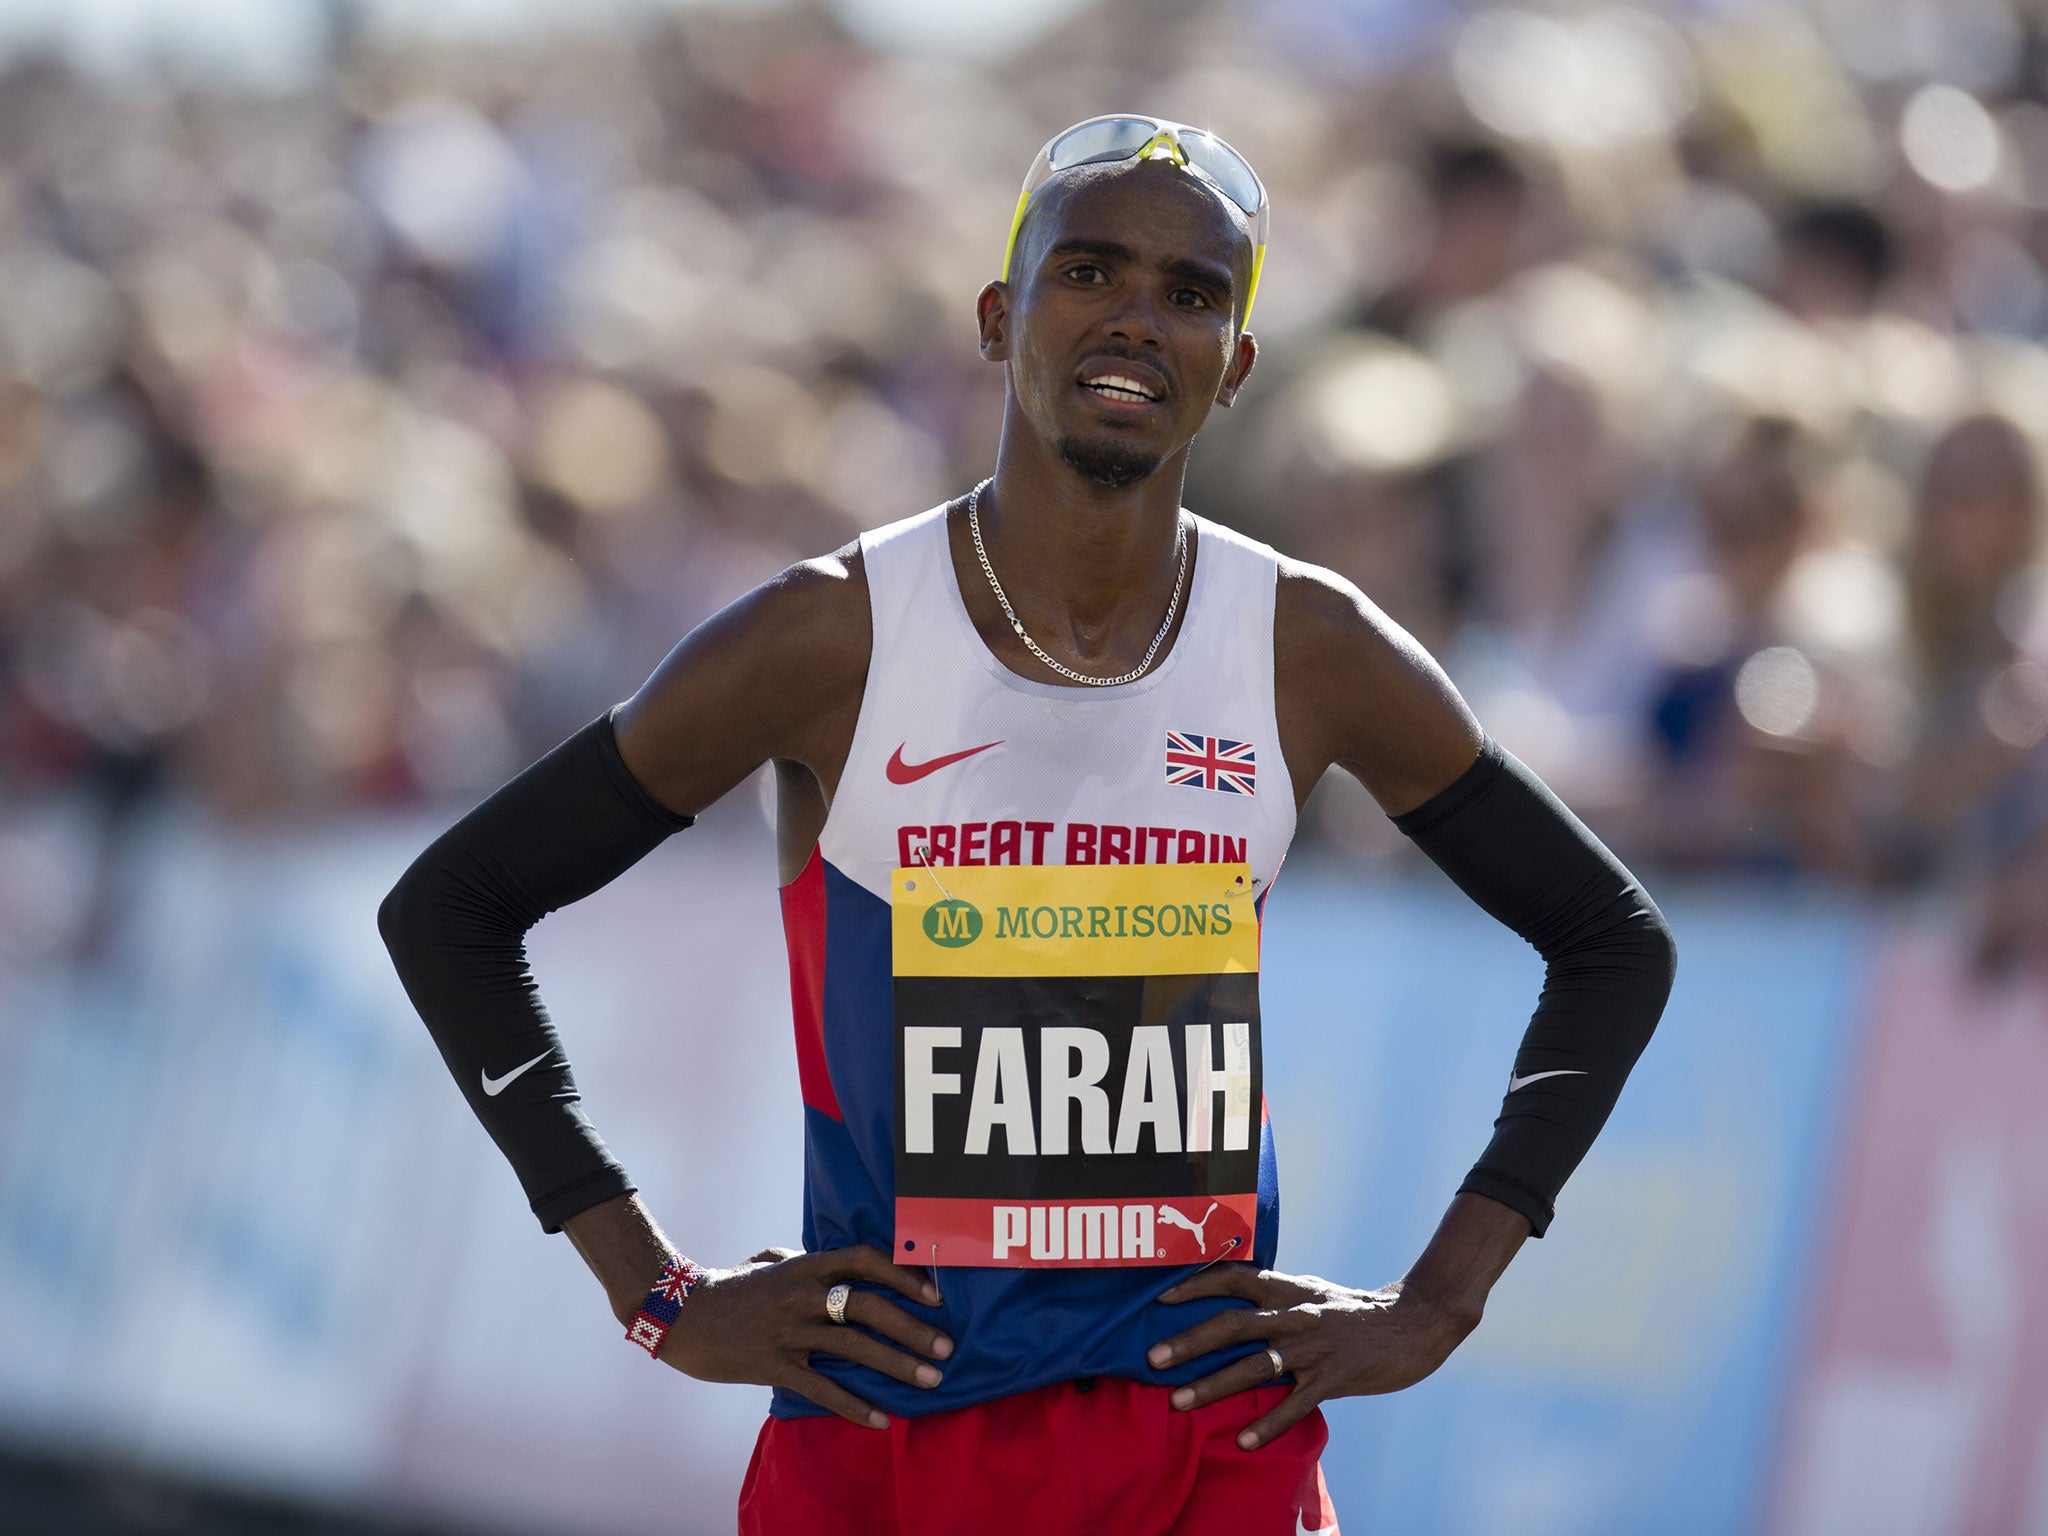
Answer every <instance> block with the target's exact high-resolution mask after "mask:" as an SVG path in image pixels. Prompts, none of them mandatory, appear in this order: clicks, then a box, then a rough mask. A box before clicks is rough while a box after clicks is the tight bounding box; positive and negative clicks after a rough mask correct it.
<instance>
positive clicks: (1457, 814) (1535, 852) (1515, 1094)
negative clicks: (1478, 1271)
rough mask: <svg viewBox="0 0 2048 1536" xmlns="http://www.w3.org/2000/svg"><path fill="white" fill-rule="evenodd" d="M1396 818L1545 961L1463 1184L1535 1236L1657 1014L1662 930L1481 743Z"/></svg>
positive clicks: (1543, 794) (1548, 797)
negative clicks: (1463, 767) (1487, 1136)
mask: <svg viewBox="0 0 2048 1536" xmlns="http://www.w3.org/2000/svg"><path fill="white" fill-rule="evenodd" d="M1395 824H1396V825H1397V826H1399V827H1400V828H1401V830H1402V831H1403V832H1405V833H1407V834H1408V836H1409V837H1410V838H1412V839H1413V840H1414V841H1415V843H1416V845H1417V846H1418V847H1420V848H1421V849H1422V850H1423V851H1424V852H1425V853H1427V854H1428V855H1429V856H1430V858H1431V859H1432V860H1434V861H1435V862H1436V864H1437V865H1438V867H1439V868H1441V869H1442V870H1443V871H1444V872H1445V873H1446V874H1447V875H1449V876H1450V877H1451V879H1452V880H1453V881H1455V882H1456V883H1457V885H1458V886H1459V888H1460V889H1461V890H1463V891H1464V892H1465V893H1466V894H1467V895H1468V896H1470V897H1471V898H1472V899H1473V900H1474V901H1475V902H1477V903H1478V904H1479V906H1481V907H1482V908H1484V909H1485V910H1486V911H1487V912H1488V913H1490V914H1491V915H1492V916H1494V917H1495V918H1497V919H1498V920H1499V921H1501V922H1502V923H1505V924H1506V925H1507V926H1508V927H1510V928H1512V929H1514V930H1515V932H1516V933H1518V934H1520V935H1521V936H1522V937H1523V938H1524V939H1526V940H1528V941H1529V943H1530V944H1532V945H1534V946H1535V948H1536V950H1537V952H1538V953H1540V954H1541V955H1542V956H1543V958H1544V962H1545V973H1544V982H1543V991H1542V994H1541V996H1540V997H1539V999H1538V1001H1537V1005H1536V1010H1535V1014H1534V1016H1533V1017H1532V1018H1531V1019H1530V1022H1529V1026H1528V1029H1527V1030H1526V1031H1525V1033H1524V1034H1523V1037H1522V1043H1521V1047H1520V1049H1519V1050H1518V1051H1517V1053H1516V1056H1515V1062H1514V1067H1513V1071H1512V1074H1511V1080H1510V1089H1509V1092H1508V1094H1507V1095H1506V1097H1505V1099H1504V1101H1503V1103H1502V1107H1501V1113H1500V1117H1499V1118H1498V1119H1497V1120H1496V1121H1495V1122H1494V1135H1493V1139H1492V1141H1491V1142H1490V1143H1489V1145H1488V1147H1487V1149H1486V1151H1485V1153H1484V1154H1482V1155H1481V1157H1480V1159H1479V1161H1478V1162H1477V1163H1476V1164H1475V1165H1474V1167H1473V1169H1472V1172H1471V1173H1470V1175H1468V1177H1467V1178H1466V1180H1465V1183H1464V1185H1463V1186H1462V1187H1463V1188H1464V1189H1465V1190H1467V1191H1470V1192H1472V1193H1475V1194H1479V1195H1484V1196H1486V1197H1488V1198H1489V1199H1492V1200H1496V1201H1499V1202H1500V1203H1502V1204H1504V1205H1507V1206H1509V1207H1512V1208H1513V1209H1514V1210H1516V1211H1519V1212H1520V1213H1521V1214H1522V1215H1523V1216H1525V1217H1527V1218H1528V1221H1529V1224H1530V1225H1531V1227H1532V1228H1533V1229H1534V1231H1535V1233H1536V1235H1538V1236H1541V1235H1542V1233H1543V1230H1544V1228H1545V1227H1546V1226H1547V1225H1548V1224H1549V1221H1550V1218H1551V1214H1552V1210H1553V1206H1554V1202H1555V1201H1556V1198H1557V1194H1558V1191H1559V1190H1560V1189H1562V1188H1563V1186H1564V1183H1565V1180H1566V1179H1568V1178H1569V1177H1570V1176H1571V1174H1572V1171H1573V1170H1574V1169H1575V1168H1576V1167H1577V1166H1578V1164H1579V1162H1580V1160H1581V1159H1582V1158H1583V1157H1584V1156H1585V1154H1586V1152H1587V1150H1588V1149H1589V1148H1590V1147H1591V1146H1592V1144H1593V1139H1594V1137H1596V1136H1597V1135H1598V1134H1599V1132H1600V1129H1601V1127H1602V1126H1603V1125H1604V1124H1605V1123H1606V1121H1607V1117H1608V1115H1609V1113H1610V1112H1611V1111H1612V1110H1613V1108H1614V1104H1615V1101H1616V1100H1617V1099H1618V1098H1619V1097H1620V1094H1621V1089H1622V1085H1623V1083H1624V1082H1626V1081H1627V1078H1628V1075H1629V1072H1630V1070H1631V1069H1632V1068H1633V1067H1634V1066H1635V1063H1636V1059H1637V1057H1638V1056H1640V1055H1641V1054H1642V1051H1643V1048H1644V1046H1645V1045H1647V1044H1648V1042H1649V1039H1650V1035H1651V1032H1652V1031H1653V1030H1654V1029H1655V1028H1656V1025H1657V1020H1658V1018H1659V1016H1660V1015H1661V1014H1662V1012H1663V1008H1664V1002H1665V999H1666V998H1667V997H1668V996H1669V994H1670V990H1671V981H1672V975H1673V972H1674V968H1675V965H1676V951H1675V949H1674V947H1673V945H1672V941H1671V934H1670V930H1669V929H1668V928H1667V927H1666V926H1665V923H1664V919H1663V915H1662V914H1661V913H1659V912H1658V910H1657V908H1656V905H1655V904H1654V903H1653V902H1652V901H1651V900H1650V898H1649V897H1648V896H1647V895H1646V894H1645V893H1644V891H1643V889H1642V887H1641V886H1640V885H1639V884H1637V882H1636V880H1635V878H1634V877H1633V876H1632V875H1630V873H1629V872H1628V870H1627V869H1625V868H1624V867H1623V866H1622V865H1621V863H1620V861H1619V860H1617V859H1616V858H1615V857H1614V855H1613V854H1611V853H1610V852H1608V850H1607V849H1606V848H1605V847H1604V846H1602V845H1601V843H1600V841H1599V839H1597V838H1595V837H1594V836H1593V835H1592V833H1591V832H1589V831H1587V830H1586V828H1585V827H1584V825H1582V824H1581V823H1580V822H1579V820H1578V819H1577V818H1576V817H1575V816H1573V815H1572V814H1571V812H1570V811H1568V810H1566V809H1565V808H1564V806H1563V805H1562V804H1560V803H1559V802H1558V800H1557V798H1556V797H1555V796H1554V795H1552V794H1551V793H1550V792H1549V791H1548V790H1547V789H1545V788H1544V786H1543V785H1542V784H1541V783H1540V782H1539V781H1538V780H1537V779H1536V777H1535V776H1534V775H1533V774H1531V773H1530V772H1529V771H1528V769H1527V768H1525V767H1523V766H1522V764H1520V763H1519V762H1517V761H1515V759H1514V758H1513V757H1512V756H1510V755H1508V754H1507V753H1504V752H1502V751H1500V749H1499V748H1498V746H1497V745H1496V744H1494V743H1492V742H1489V743H1488V744H1487V747H1486V749H1485V751H1484V752H1482V754H1481V756H1480V759H1479V761H1477V762H1476V763H1474V764H1473V765H1472V767H1471V769H1470V770H1468V771H1467V773H1466V774H1465V775H1464V776H1462V777H1461V778H1460V779H1459V780H1458V781H1457V782H1456V783H1454V784H1453V785H1451V786H1450V788H1448V789H1446V790H1445V791H1444V792H1443V793H1442V794H1440V795H1438V796H1437V797H1435V798H1434V799H1432V800H1431V801H1429V802H1428V803H1427V804H1425V805H1423V806H1422V807H1420V808H1419V809H1417V810H1416V811H1413V812H1410V813H1408V814H1406V815H1403V816H1400V817H1397V818H1395Z"/></svg>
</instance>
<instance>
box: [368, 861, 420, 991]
mask: <svg viewBox="0 0 2048 1536" xmlns="http://www.w3.org/2000/svg"><path fill="white" fill-rule="evenodd" d="M420 884H421V881H420V867H419V865H418V864H417V863H415V864H414V865H412V867H411V868H409V869H407V870H406V872H405V873H404V874H402V875H400V876H399V877H398V883H397V884H396V885H394V886H392V887H391V889H390V890H389V891H387V892H385V894H384V899H383V900H382V901H381V902H379V903H378V904H377V935H378V937H379V938H381V939H383V941H384V949H385V952H386V953H387V954H389V955H390V956H391V963H392V964H393V965H394V966H396V967H397V968H398V974H399V976H400V978H401V979H402V978H404V976H405V975H406V973H407V972H408V971H409V970H410V969H411V965H412V959H413V956H414V954H415V953H416V951H417V947H418V943H419V919H420V909H421V892H420Z"/></svg>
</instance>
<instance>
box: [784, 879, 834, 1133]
mask: <svg viewBox="0 0 2048 1536" xmlns="http://www.w3.org/2000/svg"><path fill="white" fill-rule="evenodd" d="M782 932H783V937H784V938H785V939H787V940H788V942H789V1000H790V1008H791V1012H792V1013H793V1014H794V1016H795V1019H796V1080H797V1086H798V1088H799V1090H800V1091H801V1092H802V1094H803V1098H804V1103H806V1104H808V1105H809V1106H810V1107H811V1108H812V1109H815V1110H816V1111H818V1113H819V1114H821V1115H830V1116H831V1117H832V1118H833V1119H834V1120H838V1119H840V1118H841V1116H840V1113H839V1095H838V1094H837V1093H835V1092H834V1091H833V1089H832V1072H831V1069H830V1068H829V1067H827V1066H826V1065H825V858H824V855H823V854H821V853H820V852H819V851H818V850H817V848H815V847H813V848H812V849H811V857H810V859H809V861H808V862H806V863H805V865H804V870H803V873H802V874H800V875H798V876H797V877H796V878H795V879H794V880H792V881H790V882H789V884H787V885H785V886H784V887H783V888H782Z"/></svg>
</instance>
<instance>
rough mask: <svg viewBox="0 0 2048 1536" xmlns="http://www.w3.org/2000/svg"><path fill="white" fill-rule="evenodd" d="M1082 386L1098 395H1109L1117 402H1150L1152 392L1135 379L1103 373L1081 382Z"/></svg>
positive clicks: (1117, 374) (1118, 374)
mask: <svg viewBox="0 0 2048 1536" xmlns="http://www.w3.org/2000/svg"><path fill="white" fill-rule="evenodd" d="M1083 383H1084V385H1085V386H1086V387H1087V388H1089V389H1092V390H1094V391H1095V392H1096V393H1098V394H1103V395H1109V396H1111V397H1112V398H1114V399H1117V400H1150V399H1152V398H1153V395H1152V392H1151V391H1150V390H1149V389H1147V388H1145V386H1144V385H1142V384H1140V383H1139V382H1138V381H1137V380H1136V379H1133V378H1130V377H1128V376H1126V375H1124V374H1121V373H1105V374H1101V375H1098V376H1097V377H1095V378H1092V379H1086V380H1084V381H1083Z"/></svg>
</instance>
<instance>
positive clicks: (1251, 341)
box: [1216, 331, 1259, 408]
mask: <svg viewBox="0 0 2048 1536" xmlns="http://www.w3.org/2000/svg"><path fill="white" fill-rule="evenodd" d="M1258 360H1259V340H1258V338H1257V337H1256V336H1254V335H1252V333H1251V332H1250V331H1240V332H1238V335H1237V347H1236V349H1235V350H1233V351H1232V353H1231V354H1230V366H1229V367H1228V368H1226V369H1224V370H1223V382H1222V383H1221V384H1219V385H1218V386H1217V387H1216V403H1217V404H1218V405H1220V406H1224V407H1226V408H1228V406H1229V405H1230V403H1231V401H1233V400H1235V399H1236V398H1237V392H1238V391H1239V390H1240V389H1242V388H1244V381H1245V380H1246V379H1247V378H1249V377H1251V371H1252V364H1253V363H1256V362H1257V361H1258Z"/></svg>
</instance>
